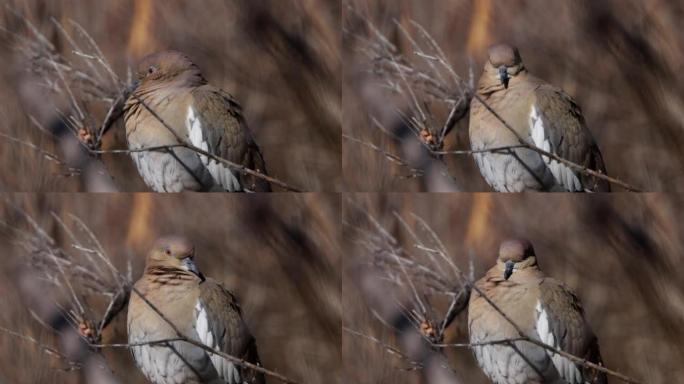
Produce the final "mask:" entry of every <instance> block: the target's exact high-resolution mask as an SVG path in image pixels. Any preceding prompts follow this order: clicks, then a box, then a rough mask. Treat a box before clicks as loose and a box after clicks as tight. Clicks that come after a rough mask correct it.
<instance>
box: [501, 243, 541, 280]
mask: <svg viewBox="0 0 684 384" xmlns="http://www.w3.org/2000/svg"><path fill="white" fill-rule="evenodd" d="M496 263H497V265H498V266H499V267H500V268H501V270H502V273H503V277H504V279H505V280H508V279H509V278H510V277H511V275H512V274H513V273H514V272H515V271H520V270H524V269H527V268H532V267H537V257H536V255H535V254H534V248H533V247H532V243H530V242H529V241H528V240H522V239H511V240H506V241H504V242H502V243H501V245H500V246H499V258H498V259H497V261H496Z"/></svg>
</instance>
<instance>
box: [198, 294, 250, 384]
mask: <svg viewBox="0 0 684 384" xmlns="http://www.w3.org/2000/svg"><path fill="white" fill-rule="evenodd" d="M195 331H196V332H197V335H198V336H199V339H200V341H201V342H202V344H204V345H206V346H207V347H210V348H213V349H216V350H221V347H220V346H219V345H218V340H216V338H215V337H214V335H213V334H212V333H211V328H210V326H209V315H208V314H207V311H206V309H205V308H204V306H203V305H202V303H201V302H200V301H199V299H198V300H197V304H196V305H195ZM208 354H209V358H210V359H211V364H212V365H213V366H214V368H215V369H216V372H218V374H219V376H220V377H221V378H222V379H223V380H225V382H226V383H229V384H238V383H241V379H240V372H239V371H238V369H237V367H236V366H235V364H233V363H232V362H230V361H229V360H226V359H224V358H223V357H221V356H219V355H215V354H213V353H208Z"/></svg>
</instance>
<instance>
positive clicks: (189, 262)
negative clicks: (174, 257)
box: [182, 257, 206, 283]
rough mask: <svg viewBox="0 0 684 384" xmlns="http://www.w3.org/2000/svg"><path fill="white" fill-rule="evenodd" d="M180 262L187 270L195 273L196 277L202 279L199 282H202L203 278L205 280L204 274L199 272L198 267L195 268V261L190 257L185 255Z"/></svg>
mask: <svg viewBox="0 0 684 384" xmlns="http://www.w3.org/2000/svg"><path fill="white" fill-rule="evenodd" d="M182 263H183V268H185V269H186V270H187V271H189V272H192V273H194V274H195V275H197V277H199V278H200V280H202V281H201V282H200V283H203V282H204V280H206V279H205V278H204V275H203V274H202V272H200V271H199V269H197V266H196V265H195V262H194V261H193V260H192V259H191V258H189V257H186V258H185V259H183V261H182Z"/></svg>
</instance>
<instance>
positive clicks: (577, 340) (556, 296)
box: [535, 278, 605, 384]
mask: <svg viewBox="0 0 684 384" xmlns="http://www.w3.org/2000/svg"><path fill="white" fill-rule="evenodd" d="M540 291H541V296H540V299H539V301H538V302H537V304H536V306H535V319H536V326H535V329H536V331H537V335H538V336H539V339H540V340H541V341H542V342H544V343H546V344H547V345H550V346H552V347H554V348H556V349H559V350H562V351H564V352H567V353H570V354H572V355H575V356H577V357H580V358H583V359H587V360H589V361H592V362H594V363H600V362H601V356H600V354H599V351H598V342H597V340H596V337H595V336H594V334H593V333H592V331H591V329H589V326H588V325H587V323H586V321H585V320H584V311H583V309H582V305H581V303H580V301H579V299H578V298H577V296H576V295H575V293H574V292H572V291H571V290H570V289H569V288H567V287H565V286H564V285H563V284H561V283H559V282H558V281H556V280H553V279H550V278H545V279H544V280H543V281H542V283H541V286H540ZM546 353H547V354H548V356H549V358H551V361H552V363H553V365H554V367H555V368H556V371H557V372H558V374H559V376H560V377H561V378H562V379H563V380H564V381H565V382H567V383H570V384H584V383H605V381H602V380H605V375H599V374H597V373H596V372H593V371H592V370H590V369H586V368H584V367H582V366H581V365H579V364H576V363H574V362H573V361H571V360H570V359H568V358H566V357H563V356H561V355H559V354H556V353H554V352H552V351H550V350H546Z"/></svg>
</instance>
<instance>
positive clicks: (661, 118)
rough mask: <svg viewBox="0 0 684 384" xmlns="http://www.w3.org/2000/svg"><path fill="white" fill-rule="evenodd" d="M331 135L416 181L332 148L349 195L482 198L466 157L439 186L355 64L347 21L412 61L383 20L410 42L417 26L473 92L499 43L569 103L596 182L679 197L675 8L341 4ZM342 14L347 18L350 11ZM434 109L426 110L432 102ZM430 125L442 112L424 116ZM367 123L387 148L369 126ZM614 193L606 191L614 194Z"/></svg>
mask: <svg viewBox="0 0 684 384" xmlns="http://www.w3.org/2000/svg"><path fill="white" fill-rule="evenodd" d="M343 4H345V5H344V6H343V29H344V30H343V37H342V38H343V44H342V49H343V70H344V75H343V78H344V81H343V88H342V89H343V100H342V105H343V107H342V110H343V115H344V116H345V118H344V119H343V128H342V130H343V132H344V133H346V134H348V135H350V136H353V137H356V138H359V139H361V140H363V141H365V142H371V143H374V144H376V145H378V146H380V147H381V148H383V149H385V150H387V151H389V152H390V153H393V154H396V155H398V156H400V157H401V158H403V159H404V160H407V161H408V162H409V163H410V164H411V165H412V166H414V167H416V168H419V169H422V170H424V171H425V173H426V175H425V176H423V177H420V178H404V177H402V176H404V175H407V174H408V173H409V172H408V171H407V170H406V169H403V168H402V167H399V166H397V165H394V164H392V163H390V162H388V161H387V159H385V158H384V157H383V156H382V155H381V154H379V153H378V152H376V151H374V150H372V149H369V148H366V147H363V146H360V145H359V144H357V143H354V142H350V141H348V140H344V141H343V144H342V148H343V158H342V162H343V173H344V179H345V183H346V188H347V189H348V190H351V191H367V192H372V191H405V192H410V191H449V190H455V189H460V190H463V191H487V190H489V188H488V186H487V185H486V184H485V183H484V181H483V180H482V178H481V176H480V175H479V172H478V171H477V169H476V167H475V163H474V161H473V159H472V158H471V157H469V156H446V163H447V169H448V171H449V174H451V176H452V177H453V178H454V180H455V181H452V180H449V178H447V177H444V176H443V173H444V172H443V171H442V170H441V169H440V167H439V165H438V164H437V162H436V161H434V160H433V159H432V158H431V157H430V156H428V155H427V151H426V150H424V149H423V148H422V147H421V146H420V145H419V143H418V140H416V138H415V137H414V136H413V135H412V134H411V133H410V131H409V130H408V129H407V127H406V126H405V124H404V123H403V122H402V121H401V119H400V118H399V116H398V114H397V113H396V111H395V109H399V110H400V111H403V112H406V111H407V110H408V105H405V102H402V100H403V99H402V98H401V97H398V96H397V95H393V94H391V93H390V92H389V91H386V90H384V89H381V88H380V86H379V81H378V79H377V77H376V76H375V75H374V74H373V73H370V69H371V68H372V64H371V63H370V62H369V59H368V58H367V57H366V56H364V55H363V54H361V53H360V51H361V49H362V48H364V47H363V46H362V45H361V39H358V38H357V37H358V36H362V37H366V36H368V35H369V33H368V29H367V27H366V25H365V23H364V22H363V21H362V20H361V19H360V18H359V17H358V15H357V14H355V12H358V13H360V14H361V15H363V17H366V18H367V19H369V20H370V21H371V22H372V23H374V24H375V26H376V27H378V28H379V29H380V30H381V32H382V33H383V34H385V35H386V36H388V37H389V39H390V41H391V42H392V43H394V44H395V45H396V46H397V47H398V49H399V52H400V53H401V54H403V55H404V56H405V57H407V58H411V57H413V59H412V60H413V61H420V59H416V57H415V55H414V52H413V51H412V49H411V46H410V43H409V42H408V41H407V40H406V39H405V38H404V37H403V36H402V34H401V32H400V30H399V28H398V27H397V26H396V25H395V24H394V20H396V21H397V22H398V24H399V25H400V26H402V27H404V28H406V29H407V30H408V31H409V32H411V33H412V35H413V36H414V37H415V36H417V35H419V34H418V33H417V31H416V28H415V27H413V26H412V25H411V23H410V22H411V21H412V20H415V21H417V22H418V23H419V24H420V25H422V26H423V27H424V28H425V29H426V30H427V31H428V32H429V33H430V35H431V36H432V37H433V38H434V39H435V40H436V42H437V44H438V45H439V46H440V47H441V48H442V50H443V51H444V52H445V54H446V56H447V58H448V59H449V62H450V63H451V65H452V66H453V67H454V68H455V70H456V71H457V73H458V74H460V75H461V77H463V78H465V79H467V78H468V77H469V72H470V70H472V72H473V75H474V78H475V81H477V78H478V77H479V75H480V73H481V71H482V65H483V63H484V60H485V59H486V48H487V46H488V45H490V44H492V43H494V42H498V41H508V42H510V43H512V44H514V45H516V46H518V47H519V48H520V53H521V55H522V57H523V60H524V62H525V65H526V67H527V68H528V69H529V70H530V71H531V72H532V73H533V74H535V75H537V76H538V77H540V78H542V79H545V80H546V81H549V82H550V83H552V84H554V85H557V86H560V87H562V88H563V89H565V90H566V91H567V92H568V93H569V94H571V95H572V96H574V97H575V98H576V99H577V101H578V102H579V104H580V106H581V107H582V109H583V111H584V116H585V118H586V120H587V124H588V125H589V128H590V130H591V131H592V132H593V134H594V136H595V138H596V140H597V141H598V144H599V146H600V148H601V151H602V153H603V157H604V159H605V161H606V165H607V169H608V173H609V174H610V175H611V176H614V177H617V178H618V179H621V180H623V181H626V182H628V183H631V184H633V185H635V186H637V187H639V188H640V189H642V190H646V191H682V190H684V174H683V173H682V172H681V170H682V166H683V165H684V151H682V148H684V125H683V123H682V122H684V96H683V95H684V80H683V79H682V77H681V76H679V73H680V72H681V69H682V62H684V51H683V50H682V49H681V47H682V46H684V33H683V32H682V29H681V27H680V25H679V23H678V20H681V19H682V17H683V16H684V5H683V3H682V2H681V1H676V0H648V1H641V0H604V1H594V0H580V1H547V0H511V1H494V0H478V1H472V0H425V1H422V0H421V1H418V0H397V1H368V0H345V1H344V2H343ZM350 9H353V10H354V11H355V12H353V11H351V10H350ZM433 104H436V103H433ZM435 111H436V115H437V117H438V119H439V121H442V122H443V121H444V120H446V116H447V113H448V111H447V110H443V108H442V110H440V109H436V110H435ZM371 118H377V119H378V120H379V121H380V123H381V124H383V125H384V126H385V127H387V129H388V130H390V131H391V132H392V133H393V134H395V135H397V136H399V139H393V138H391V137H390V136H388V135H385V134H383V133H382V132H381V131H380V130H378V129H377V128H375V127H373V126H372V124H371ZM467 127H468V119H467V118H464V119H462V120H461V121H460V122H458V123H457V125H456V126H455V128H454V129H453V131H452V132H451V133H450V134H449V136H448V137H447V141H446V145H445V148H444V149H445V150H454V149H469V147H470V145H469V139H468V132H467ZM616 189H617V188H616Z"/></svg>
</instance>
